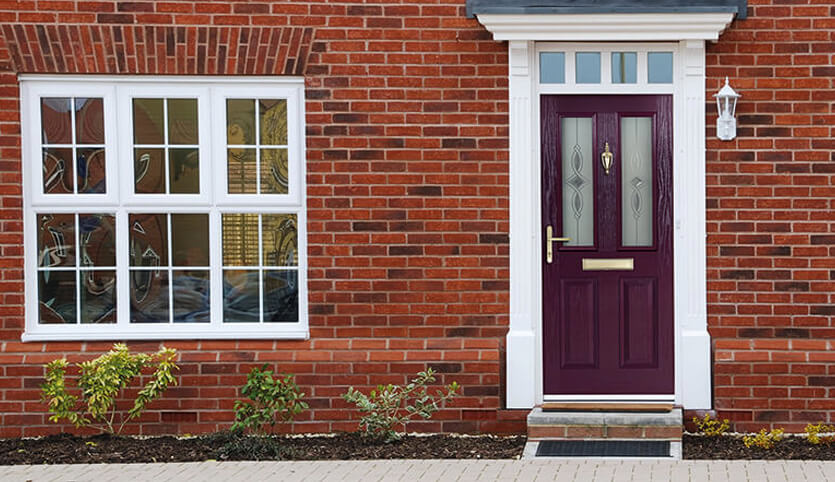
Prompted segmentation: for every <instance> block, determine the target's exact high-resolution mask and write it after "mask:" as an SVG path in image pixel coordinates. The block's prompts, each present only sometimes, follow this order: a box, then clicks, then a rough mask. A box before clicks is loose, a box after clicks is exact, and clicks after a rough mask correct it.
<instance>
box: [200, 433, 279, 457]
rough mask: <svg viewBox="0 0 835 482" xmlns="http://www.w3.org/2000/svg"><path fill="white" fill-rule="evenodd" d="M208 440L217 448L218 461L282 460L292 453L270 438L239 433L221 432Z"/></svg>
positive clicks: (273, 438)
mask: <svg viewBox="0 0 835 482" xmlns="http://www.w3.org/2000/svg"><path fill="white" fill-rule="evenodd" d="M208 440H209V441H210V442H211V444H212V445H213V446H215V447H218V449H217V452H216V453H215V457H216V458H217V459H218V460H282V459H284V458H287V457H288V455H292V451H290V450H288V448H286V447H284V446H282V445H281V443H280V442H279V441H278V440H277V439H276V438H275V437H270V436H250V435H245V434H244V433H242V432H240V431H223V432H218V433H215V434H212V435H210V436H209V437H208Z"/></svg>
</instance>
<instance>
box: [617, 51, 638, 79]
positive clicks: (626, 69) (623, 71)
mask: <svg viewBox="0 0 835 482" xmlns="http://www.w3.org/2000/svg"><path fill="white" fill-rule="evenodd" d="M637 82H638V54H637V53H635V52H612V83H613V84H635V83H637Z"/></svg>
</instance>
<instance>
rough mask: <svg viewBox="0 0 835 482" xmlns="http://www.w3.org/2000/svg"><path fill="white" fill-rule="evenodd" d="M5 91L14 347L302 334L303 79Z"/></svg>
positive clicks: (68, 82)
mask: <svg viewBox="0 0 835 482" xmlns="http://www.w3.org/2000/svg"><path fill="white" fill-rule="evenodd" d="M20 89H21V129H22V133H21V134H22V156H23V166H24V168H23V190H24V244H25V248H24V249H25V279H26V330H25V332H24V334H23V340H24V341H28V340H111V339H112V340H117V339H119V340H120V339H186V338H188V339H208V338H226V339H234V338H296V339H298V338H306V337H307V336H308V320H307V259H306V253H307V233H306V211H305V195H304V180H305V163H304V102H303V101H304V84H303V80H302V79H300V78H289V77H269V78H261V77H258V78H253V77H246V78H231V77H159V76H158V77H103V76H41V75H38V76H36V75H23V76H21V77H20Z"/></svg>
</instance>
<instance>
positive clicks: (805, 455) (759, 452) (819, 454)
mask: <svg viewBox="0 0 835 482" xmlns="http://www.w3.org/2000/svg"><path fill="white" fill-rule="evenodd" d="M682 457H683V458H685V459H713V460H719V459H722V460H740V459H741V460H756V459H766V460H778V459H783V460H802V459H805V460H835V443H832V444H826V443H822V444H818V445H813V444H811V443H809V441H808V440H806V437H793V436H787V437H786V438H784V439H783V440H781V441H780V442H779V443H777V444H776V445H775V446H774V447H773V448H770V449H761V448H757V447H751V448H748V447H746V446H745V444H743V443H742V436H741V435H722V436H719V437H705V436H701V435H690V434H685V435H684V437H683V438H682Z"/></svg>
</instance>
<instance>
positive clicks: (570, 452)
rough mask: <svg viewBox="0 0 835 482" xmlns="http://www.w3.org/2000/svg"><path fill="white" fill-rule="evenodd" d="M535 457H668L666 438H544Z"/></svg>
mask: <svg viewBox="0 0 835 482" xmlns="http://www.w3.org/2000/svg"><path fill="white" fill-rule="evenodd" d="M536 456H537V457H669V456H670V442H669V441H668V440H544V441H542V442H539V446H538V447H537V448H536Z"/></svg>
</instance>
